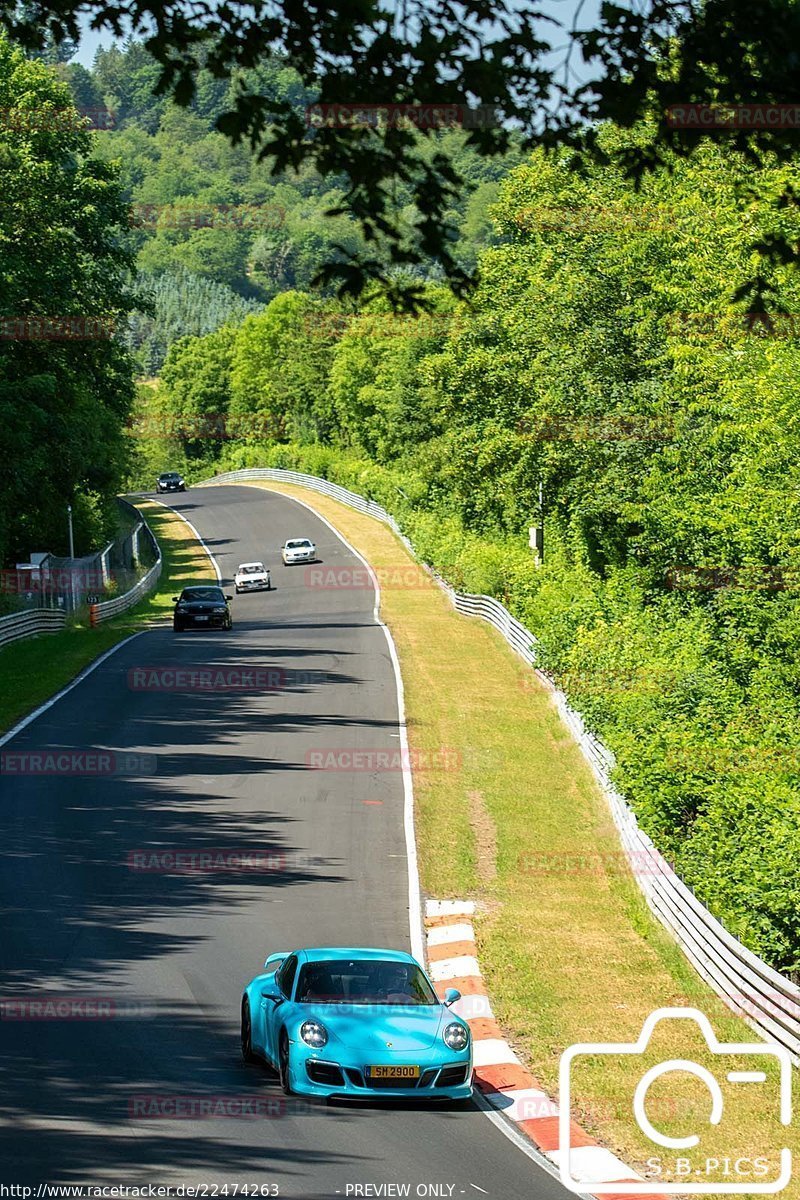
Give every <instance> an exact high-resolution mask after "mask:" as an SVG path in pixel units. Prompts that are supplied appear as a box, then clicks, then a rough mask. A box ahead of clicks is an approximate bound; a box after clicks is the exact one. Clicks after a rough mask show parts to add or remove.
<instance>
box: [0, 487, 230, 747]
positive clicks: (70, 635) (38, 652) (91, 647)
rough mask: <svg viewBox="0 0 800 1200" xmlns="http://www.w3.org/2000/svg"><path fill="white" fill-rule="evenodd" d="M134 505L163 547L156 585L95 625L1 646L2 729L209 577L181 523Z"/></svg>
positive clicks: (145, 504)
mask: <svg viewBox="0 0 800 1200" xmlns="http://www.w3.org/2000/svg"><path fill="white" fill-rule="evenodd" d="M136 507H137V508H138V509H139V510H140V512H141V514H142V516H143V517H144V518H145V520H146V521H147V523H148V525H149V526H150V528H151V529H152V530H153V533H154V534H155V536H156V538H157V539H158V543H159V545H160V546H161V553H162V555H163V560H164V561H163V567H162V571H161V578H160V579H159V582H158V587H157V588H156V590H155V591H154V592H152V593H151V594H150V595H149V596H147V597H146V598H145V599H144V600H142V601H141V602H140V603H139V604H137V605H136V606H135V607H134V608H131V609H129V610H128V612H126V613H123V614H122V615H121V616H119V617H116V618H114V620H111V621H108V622H106V623H105V624H103V625H99V626H97V628H96V629H92V628H91V626H90V625H89V619H88V614H87V615H85V616H81V617H78V618H77V619H75V620H70V621H68V624H67V627H66V628H65V629H64V630H63V631H60V632H59V633H53V634H43V635H41V636H39V637H34V638H25V639H24V640H23V641H20V642H12V643H11V645H9V646H4V647H3V649H2V650H0V676H2V678H3V680H4V684H5V686H4V688H3V692H2V695H1V696H0V731H3V732H4V731H5V730H7V729H10V728H11V726H12V725H14V724H15V722H17V721H19V720H21V719H22V717H24V716H26V715H27V714H28V713H29V712H32V711H33V709H35V708H37V707H38V705H40V704H43V703H44V701H45V700H47V699H49V698H50V696H53V695H54V694H55V693H56V692H58V691H59V690H60V689H61V688H63V687H65V686H66V684H68V683H69V682H70V680H72V679H74V678H75V676H76V675H78V674H79V673H80V672H81V671H82V670H83V669H84V667H87V666H88V665H89V663H91V662H93V661H94V659H96V658H97V657H98V656H99V655H101V654H102V653H103V652H104V651H105V650H108V649H110V647H111V646H114V645H116V643H117V642H121V641H122V640H123V639H124V638H126V637H129V636H130V634H132V633H136V632H137V630H139V629H144V628H146V627H147V626H148V625H152V624H154V623H155V622H158V621H162V620H164V619H165V618H167V617H168V616H169V615H170V614H171V612H172V602H171V597H172V596H173V595H175V593H176V591H177V590H178V589H180V588H182V587H183V586H184V585H185V584H187V583H190V582H192V581H194V580H196V579H198V578H201V579H202V578H204V577H205V576H213V574H214V573H213V569H212V567H211V564H210V562H209V559H208V555H207V554H206V552H205V551H204V550H203V548H202V547H201V546H200V545H199V543H198V541H197V539H196V538H195V536H194V534H193V533H192V531H191V530H190V529H189V526H188V525H187V524H186V522H185V521H183V520H182V519H181V518H180V517H178V516H177V515H176V514H175V513H173V512H171V511H170V510H169V509H166V508H162V507H161V506H160V505H158V504H154V503H152V501H137V503H136ZM214 582H216V577H214Z"/></svg>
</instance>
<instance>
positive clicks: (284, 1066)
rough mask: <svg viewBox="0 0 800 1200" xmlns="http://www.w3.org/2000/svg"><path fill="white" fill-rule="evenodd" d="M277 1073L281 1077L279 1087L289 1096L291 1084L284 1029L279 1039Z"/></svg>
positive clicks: (286, 1037) (287, 1046) (287, 1039)
mask: <svg viewBox="0 0 800 1200" xmlns="http://www.w3.org/2000/svg"><path fill="white" fill-rule="evenodd" d="M278 1073H279V1075H280V1077H281V1088H282V1089H283V1091H284V1092H285V1093H286V1095H287V1096H291V1094H292V1086H291V1084H290V1083H289V1038H288V1036H287V1033H286V1030H285V1029H284V1030H283V1032H282V1033H281V1040H280V1044H279V1046H278Z"/></svg>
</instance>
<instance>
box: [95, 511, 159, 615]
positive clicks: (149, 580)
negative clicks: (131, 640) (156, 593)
mask: <svg viewBox="0 0 800 1200" xmlns="http://www.w3.org/2000/svg"><path fill="white" fill-rule="evenodd" d="M142 525H143V527H144V531H145V534H146V535H147V538H148V539H149V541H150V544H151V545H152V547H153V550H154V551H155V555H156V561H155V562H154V563H153V566H152V567H151V568H150V570H149V571H148V572H147V573H146V574H145V575H143V576H142V578H141V579H140V580H139V581H138V582H137V583H135V584H134V585H133V587H132V588H131V589H130V591H127V592H123V594H122V595H121V596H115V597H114V598H113V600H101V601H99V602H98V603H97V604H90V605H89V620H90V621H91V623H92V625H101V624H102V623H103V621H110V620H111V618H112V617H118V616H119V614H120V613H123V612H127V610H128V609H129V608H133V606H134V604H138V603H139V601H140V600H141V599H143V597H144V596H146V595H147V593H148V592H150V591H152V590H153V588H154V587H155V585H156V584H157V583H158V580H159V577H160V575H161V567H162V558H161V547H160V546H159V544H158V542H157V541H156V538H155V535H154V533H153V531H152V529H151V528H150V526H149V525H148V524H147V522H146V521H142Z"/></svg>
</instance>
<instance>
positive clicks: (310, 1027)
mask: <svg viewBox="0 0 800 1200" xmlns="http://www.w3.org/2000/svg"><path fill="white" fill-rule="evenodd" d="M300 1037H301V1038H302V1039H303V1041H304V1042H305V1044H306V1045H307V1046H313V1048H314V1049H315V1050H320V1049H321V1048H322V1047H323V1046H324V1045H325V1043H326V1042H327V1040H328V1032H327V1030H326V1029H325V1026H324V1025H320V1023H319V1021H303V1024H302V1025H301V1026H300Z"/></svg>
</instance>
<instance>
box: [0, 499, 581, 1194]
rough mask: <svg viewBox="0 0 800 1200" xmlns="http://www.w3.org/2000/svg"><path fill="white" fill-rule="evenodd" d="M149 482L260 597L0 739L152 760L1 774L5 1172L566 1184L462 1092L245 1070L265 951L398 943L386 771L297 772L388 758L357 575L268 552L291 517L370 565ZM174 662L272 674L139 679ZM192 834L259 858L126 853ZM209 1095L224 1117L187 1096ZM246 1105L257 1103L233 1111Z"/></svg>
mask: <svg viewBox="0 0 800 1200" xmlns="http://www.w3.org/2000/svg"><path fill="white" fill-rule="evenodd" d="M169 502H170V504H171V505H172V506H173V507H174V508H176V509H177V510H178V511H180V512H183V513H185V514H186V516H187V517H188V518H189V520H191V521H192V522H193V523H194V525H195V526H196V527H197V529H198V530H199V532H200V533H201V535H202V536H203V537H204V539H205V540H206V542H207V544H208V545H209V548H210V549H211V551H212V552H213V554H214V555H215V557H216V558H217V561H218V562H219V565H220V568H221V570H222V574H223V580H224V583H225V585H226V586H225V590H226V591H228V592H230V593H231V594H233V584H232V577H233V573H234V571H235V569H236V566H237V565H238V563H239V562H244V561H247V560H249V559H263V560H264V561H265V562H266V563H267V564H268V565H269V566H270V567H271V569H272V575H273V582H274V583H275V584H276V590H275V591H273V592H265V593H257V594H255V595H249V596H248V595H243V596H236V597H235V598H234V601H233V605H232V609H233V618H234V628H233V631H232V632H230V633H227V632H213V631H209V632H208V633H206V632H189V633H184V634H181V635H175V634H173V632H172V629H171V628H168V627H166V626H165V627H163V628H159V629H157V630H154V631H150V632H147V633H144V634H141V635H139V636H138V637H136V638H135V639H133V640H132V641H130V642H129V643H127V644H126V645H124V646H123V648H122V649H120V650H119V651H117V652H116V653H115V654H113V655H111V656H110V657H109V658H108V659H107V660H106V661H105V662H104V663H103V664H102V665H101V666H100V667H99V668H98V669H97V670H95V671H94V672H93V673H91V674H90V675H89V676H88V677H87V678H86V679H85V680H83V681H82V682H81V683H80V684H79V685H78V686H77V687H76V688H75V689H73V690H72V691H71V692H70V693H69V694H68V695H66V696H65V697H63V698H62V699H61V700H59V701H58V702H57V703H56V704H55V705H53V706H52V707H51V708H50V709H48V710H47V711H45V712H44V713H43V714H42V715H41V716H40V717H38V718H37V719H36V720H35V721H33V722H32V723H31V724H30V725H29V726H28V727H27V728H26V729H24V730H23V731H22V732H21V733H20V734H18V735H17V736H16V737H15V738H14V739H13V740H12V741H11V742H9V743H7V744H6V745H5V746H4V748H3V749H4V754H6V755H7V756H8V755H12V754H13V755H17V756H19V755H25V754H34V753H37V752H41V751H44V750H58V751H74V752H77V753H79V754H80V752H83V751H92V750H95V751H96V750H98V749H100V750H103V751H112V752H116V753H117V754H119V753H125V754H131V755H143V756H155V761H153V759H152V757H147V758H144V759H143V760H139V759H137V760H128V761H126V762H123V763H122V766H121V767H120V766H119V764H118V760H114V762H115V765H114V766H113V770H112V771H111V772H110V771H109V770H105V769H104V771H103V773H99V774H75V773H69V774H56V775H52V774H51V775H44V774H31V773H27V774H26V773H20V774H16V775H14V776H13V777H12V776H11V775H10V774H8V772H7V771H6V772H5V773H4V775H3V776H2V780H0V782H2V800H0V854H2V870H1V871H0V972H1V973H2V984H1V985H0V987H1V990H0V998H2V1004H3V1008H2V1017H3V1019H2V1020H0V1070H1V1072H2V1076H1V1078H0V1183H3V1184H26V1185H27V1184H37V1183H40V1182H50V1183H52V1182H60V1183H64V1182H70V1183H85V1184H89V1183H98V1184H103V1183H108V1184H113V1183H116V1184H130V1185H137V1184H138V1185H145V1184H165V1185H166V1184H171V1185H173V1186H174V1185H178V1184H189V1183H208V1184H219V1185H222V1184H225V1183H228V1184H234V1183H239V1184H242V1183H251V1184H259V1185H263V1184H266V1183H274V1184H275V1185H277V1193H276V1194H278V1195H280V1196H286V1197H304V1198H309V1200H311V1198H316V1197H326V1198H327V1197H335V1196H346V1195H348V1194H349V1195H358V1194H360V1195H373V1196H374V1195H380V1194H381V1192H380V1191H366V1192H365V1191H363V1190H361V1191H355V1190H354V1187H353V1185H367V1184H371V1185H374V1186H379V1185H382V1184H383V1185H386V1184H394V1185H410V1191H409V1192H408V1193H407V1194H409V1195H412V1196H414V1195H416V1194H417V1190H416V1189H417V1185H438V1187H439V1189H440V1190H439V1191H438V1192H437V1191H430V1192H428V1193H427V1194H429V1195H440V1196H450V1195H452V1196H453V1197H459V1196H464V1195H466V1196H480V1195H488V1196H491V1197H497V1198H498V1200H523V1198H524V1200H551V1198H553V1200H554V1198H556V1197H559V1198H560V1200H565V1198H566V1196H567V1195H568V1194H569V1193H567V1192H566V1191H565V1190H564V1189H563V1188H562V1187H561V1186H560V1184H559V1183H558V1182H557V1181H556V1180H555V1179H553V1178H552V1176H550V1175H549V1174H547V1173H546V1172H545V1171H543V1170H542V1169H541V1168H540V1167H539V1166H538V1165H537V1164H536V1163H535V1162H533V1161H532V1160H531V1159H530V1158H529V1157H528V1156H527V1155H526V1154H524V1153H523V1152H522V1151H521V1150H520V1149H519V1148H518V1147H517V1146H515V1145H514V1144H513V1143H512V1142H511V1141H510V1140H509V1139H508V1138H507V1137H506V1136H504V1134H503V1133H502V1132H501V1130H499V1129H498V1128H496V1126H495V1125H494V1124H493V1123H492V1122H491V1121H490V1120H489V1119H488V1118H487V1117H486V1116H485V1115H484V1114H483V1113H482V1112H480V1111H479V1110H478V1109H477V1108H472V1109H470V1108H467V1109H466V1110H465V1109H463V1108H461V1109H456V1108H453V1109H451V1110H448V1109H447V1108H446V1107H431V1106H429V1105H425V1106H423V1105H419V1107H413V1106H407V1105H404V1104H394V1105H393V1104H387V1103H384V1104H381V1105H374V1106H370V1105H367V1106H363V1107H362V1106H356V1105H353V1104H346V1103H337V1104H325V1103H324V1102H323V1103H318V1102H310V1103H306V1102H304V1101H301V1102H300V1103H297V1102H295V1101H294V1100H292V1099H288V1100H287V1099H286V1098H284V1097H283V1094H282V1093H281V1091H280V1089H279V1087H278V1084H277V1082H276V1080H275V1079H274V1078H272V1077H271V1075H270V1074H269V1073H268V1072H267V1071H266V1070H262V1069H260V1068H258V1067H247V1066H245V1065H243V1064H242V1062H241V1059H240V1055H239V1002H240V996H241V990H242V986H243V984H244V983H245V982H246V981H247V980H248V979H249V978H250V977H251V976H252V975H253V974H255V973H256V972H257V971H258V970H259V969H260V967H261V965H262V963H263V960H264V957H265V956H266V954H267V953H270V952H272V951H275V950H282V949H283V950H286V949H292V948H294V947H297V946H302V945H319V944H326V943H330V944H356V945H357V944H374V945H390V946H398V947H402V948H405V949H407V948H409V921H408V876H407V864H406V849H405V840H404V836H403V779H402V774H401V772H400V771H397V770H389V771H387V770H358V771H354V770H336V771H332V770H315V769H312V768H311V767H309V765H308V762H309V760H308V755H309V754H310V753H311V752H314V751H317V750H334V751H337V752H342V753H344V755H345V756H347V755H349V754H350V752H351V751H354V750H360V751H367V752H374V751H378V750H383V751H389V752H390V753H395V754H396V753H397V752H398V749H399V740H398V733H397V716H398V714H397V697H396V690H395V678H394V671H393V668H392V663H391V659H390V657H389V653H388V648H387V643H386V638H385V636H384V633H383V631H382V629H381V628H380V627H379V626H378V625H376V624H375V621H374V618H373V605H374V593H373V591H372V589H371V588H369V587H364V586H361V587H352V588H349V587H337V588H322V587H318V586H311V585H310V583H309V576H308V574H307V568H306V567H303V566H295V567H288V568H287V567H283V566H282V564H281V562H280V557H279V553H278V550H279V547H280V545H281V544H282V543H283V541H284V540H285V539H286V538H287V537H291V536H309V537H311V538H313V539H314V540H315V541H316V543H317V546H318V552H319V555H320V558H321V559H322V560H323V565H324V567H325V568H335V569H337V570H338V569H344V570H346V571H349V570H352V571H353V579H354V580H357V581H360V582H363V574H364V571H363V567H362V566H361V564H360V562H359V561H358V560H357V559H355V558H354V557H353V556H352V554H350V552H349V551H348V550H347V549H346V548H345V546H344V545H343V544H342V543H341V542H340V541H339V539H338V538H337V537H336V536H335V535H334V534H333V532H332V531H331V530H330V529H329V528H328V527H327V526H326V525H325V524H324V523H323V522H322V521H320V520H318V519H317V518H316V517H314V516H313V515H312V514H311V513H310V512H309V511H308V510H307V509H305V508H303V507H301V506H300V505H298V504H296V503H295V502H294V501H291V500H288V499H285V498H283V497H279V496H277V495H275V494H272V493H268V492H264V491H259V490H257V489H255V488H247V487H225V488H208V489H204V490H197V491H190V492H188V493H186V495H185V496H183V495H181V496H179V497H174V498H173V497H170V498H169ZM176 666H180V667H184V668H198V669H204V668H209V667H211V668H215V669H216V668H221V669H225V670H234V671H237V670H240V669H241V670H248V669H252V670H255V669H259V670H263V669H268V670H271V671H272V672H273V675H272V676H271V677H270V678H271V680H272V682H273V683H275V681H277V684H276V686H275V687H274V688H273V689H272V690H264V688H263V686H262V687H260V688H255V689H250V690H238V691H231V690H228V691H221V690H215V691H213V692H209V691H207V690H206V691H200V690H197V689H195V690H190V691H181V692H173V691H168V690H165V689H164V688H163V687H160V688H153V687H145V686H141V680H142V679H144V680H145V681H148V680H150V678H151V677H150V676H149V675H147V674H144V675H142V674H140V675H138V676H137V675H136V674H134V672H135V671H136V670H137V669H140V668H142V667H157V668H171V667H176ZM159 679H161V680H164V679H169V676H166V677H165V676H159ZM137 680H139V681H140V682H139V683H137V682H136V681H137ZM7 761H12V765H14V762H16V767H15V769H20V770H21V769H22V768H21V767H20V766H19V764H20V761H22V762H23V764H24V762H26V761H27V762H29V761H30V760H19V759H16V760H7ZM70 761H73V760H70ZM74 761H75V762H76V763H77V764H78V765H81V766H82V767H85V761H84V760H81V759H80V758H78V759H75V760H74ZM344 761H345V762H346V761H347V758H346V757H345V760H344ZM362 761H364V760H363V759H362ZM366 761H367V762H369V757H367V759H366ZM120 772H121V773H120ZM212 850H214V851H215V850H222V851H225V852H229V853H230V852H247V853H248V854H249V855H251V862H250V863H249V864H248V866H249V867H251V868H253V869H244V870H243V869H238V870H230V869H229V870H221V869H214V870H203V869H200V870H197V869H195V870H185V869H184V870H183V871H182V873H175V871H174V870H173V871H164V870H156V869H147V870H144V869H140V868H141V866H142V864H145V865H148V866H149V868H152V867H153V864H154V863H155V864H156V865H168V864H169V863H170V862H171V859H170V857H169V856H170V855H171V854H173V853H177V852H180V853H182V854H183V855H196V854H198V853H200V852H208V851H212ZM137 852H138V856H137ZM145 852H146V853H145ZM255 854H258V855H260V856H261V857H260V858H258V859H252V856H253V855H255ZM143 855H144V857H143ZM153 855H160V856H161V857H160V858H153V857H152V856H153ZM234 861H235V860H234ZM182 862H183V864H184V866H185V865H186V864H187V863H189V864H192V863H196V862H197V860H196V859H191V858H189V859H187V858H184V859H183V860H182ZM45 992H46V993H48V994H50V995H51V996H53V997H58V998H60V1000H61V1001H62V1004H61V1007H60V1008H59V1009H57V1011H56V1013H55V1016H53V1015H50V1016H49V1019H48V1010H42V1009H36V1008H33V1009H32V1008H31V1007H30V1005H31V1003H34V1004H36V1003H38V1002H40V1001H41V1000H42V999H43V998H44V993H45ZM12 1000H13V1001H14V1003H13V1004H12V1003H11V1001H12ZM64 1001H66V1002H68V1004H69V1006H70V1007H69V1008H68V1009H65V1008H64V1004H63V1002H64ZM59 1014H60V1015H59ZM176 1097H180V1098H181V1099H180V1100H176ZM209 1097H215V1098H217V1097H218V1098H219V1104H221V1105H224V1106H225V1108H224V1111H225V1113H226V1114H227V1115H225V1116H218V1115H207V1116H198V1115H197V1111H198V1110H197V1102H198V1101H199V1100H201V1099H202V1098H206V1099H208V1098H209ZM240 1101H241V1102H244V1103H245V1104H246V1105H247V1104H249V1105H251V1106H253V1107H256V1108H257V1109H258V1110H260V1112H261V1115H259V1116H255V1117H254V1116H241V1115H236V1114H237V1113H238V1112H239V1109H237V1107H236V1106H237V1104H239V1102H240ZM217 1103H218V1102H217V1101H216V1100H215V1105H217ZM175 1105H178V1106H179V1107H180V1108H181V1110H182V1112H183V1114H184V1115H183V1116H182V1117H181V1118H180V1119H177V1118H176V1117H175V1116H173V1115H171V1114H172V1113H173V1112H174V1111H175ZM192 1113H194V1114H195V1115H193V1116H192V1115H190V1114H192ZM451 1189H452V1190H451ZM383 1194H389V1195H391V1194H395V1195H397V1194H403V1193H402V1192H400V1193H398V1192H396V1191H395V1192H393V1191H388V1193H387V1192H386V1191H384V1192H383ZM420 1194H424V1193H422V1192H420Z"/></svg>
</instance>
